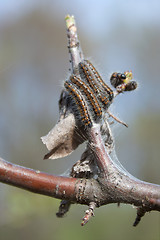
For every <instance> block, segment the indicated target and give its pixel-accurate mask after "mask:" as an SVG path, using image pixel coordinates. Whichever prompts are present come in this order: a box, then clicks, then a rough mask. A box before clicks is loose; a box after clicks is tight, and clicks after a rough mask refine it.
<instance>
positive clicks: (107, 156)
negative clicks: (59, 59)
mask: <svg viewBox="0 0 160 240" xmlns="http://www.w3.org/2000/svg"><path fill="white" fill-rule="evenodd" d="M66 26H67V33H68V40H69V52H70V56H71V63H72V73H74V74H77V71H78V64H79V63H80V62H81V61H82V60H83V53H82V51H81V49H80V44H79V40H78V37H77V28H76V25H75V20H74V17H73V16H71V17H70V16H67V17H66ZM66 98H67V95H66V92H65V91H63V92H62V94H61V99H60V101H59V106H60V119H59V122H58V124H57V125H56V127H55V128H54V129H52V130H51V131H50V132H49V134H48V135H47V136H45V137H43V142H44V143H45V144H46V146H47V148H48V149H49V150H50V152H49V153H48V154H46V155H45V158H55V156H56V157H62V156H66V155H67V154H70V153H71V152H72V151H73V150H74V149H75V148H76V147H77V146H78V145H79V144H80V143H82V142H84V141H86V140H87V141H88V145H87V149H86V150H85V152H84V153H83V154H82V157H81V160H80V161H78V162H77V163H76V164H75V165H74V166H73V168H72V171H71V174H70V177H60V176H54V175H51V174H47V173H43V172H40V171H36V170H33V169H28V168H25V167H22V166H18V165H15V164H11V163H9V162H6V161H5V160H3V159H0V182H3V183H6V184H10V185H12V186H15V187H19V188H22V189H25V190H29V191H31V192H34V193H39V194H43V195H47V196H50V197H54V198H58V199H62V200H63V201H62V203H61V205H60V208H59V212H58V213H57V216H59V217H61V216H63V215H64V214H65V213H66V212H67V211H68V210H69V207H70V204H71V203H79V204H85V205H88V206H89V209H88V210H87V211H86V213H85V216H84V218H83V221H82V225H84V224H85V223H87V222H88V220H89V219H90V217H91V216H93V211H94V208H95V207H100V206H102V205H106V204H109V203H118V204H119V203H127V204H132V205H134V206H136V207H137V217H136V220H135V222H134V226H136V225H137V224H138V223H139V221H140V220H141V218H142V217H143V216H144V214H145V213H146V212H148V211H151V210H157V211H160V185H156V184H151V183H147V182H143V181H140V180H139V179H136V178H135V177H133V176H131V175H130V174H129V173H128V172H127V171H125V170H124V169H123V168H122V167H121V166H118V165H117V164H116V163H115V162H114V160H113V159H112V158H111V154H112V152H113V150H114V141H113V137H112V133H111V130H110V127H109V124H108V120H106V122H105V121H104V123H103V125H100V124H93V127H91V128H90V129H88V130H84V129H80V128H78V127H77V126H76V123H75V118H74V114H73V113H72V112H71V109H70V108H69V107H68V105H67V102H66ZM55 133H56V134H55ZM64 133H65V135H64Z"/></svg>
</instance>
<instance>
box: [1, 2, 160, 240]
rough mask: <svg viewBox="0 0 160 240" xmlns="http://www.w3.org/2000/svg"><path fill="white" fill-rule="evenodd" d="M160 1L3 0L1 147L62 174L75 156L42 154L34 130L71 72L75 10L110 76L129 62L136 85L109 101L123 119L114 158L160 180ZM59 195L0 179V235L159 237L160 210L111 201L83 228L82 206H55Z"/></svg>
mask: <svg viewBox="0 0 160 240" xmlns="http://www.w3.org/2000/svg"><path fill="white" fill-rule="evenodd" d="M159 11H160V2H159V1H158V0H152V1H145V0H141V1H133V0H131V1H125V0H121V1H118V0H107V1H105V0H99V1H95V0H92V1H90V0H89V1H85V0H81V1H79V0H77V1H73V0H68V1H64V0H60V1H55V0H52V1H51V0H45V1H36V0H35V1H31V0H12V1H9V0H1V1H0V112H1V115H0V156H1V157H2V158H4V159H6V160H8V161H11V162H13V163H16V164H19V165H23V166H25V167H29V168H34V169H38V170H41V171H47V172H49V173H53V174H59V175H60V174H63V172H65V171H66V170H67V169H68V168H70V167H71V166H72V165H73V164H74V163H75V162H76V161H77V160H78V159H79V158H80V153H81V152H82V151H83V148H84V146H81V147H80V148H79V149H78V150H76V151H75V152H74V153H73V154H72V155H71V156H69V157H67V158H64V159H58V160H54V161H51V160H46V161H43V156H44V154H45V153H46V152H47V150H46V148H45V146H44V145H43V144H42V142H41V140H40V137H41V136H43V135H46V134H47V132H48V131H49V130H50V129H51V128H52V127H53V126H54V125H55V123H56V121H57V120H58V114H59V113H58V99H59V95H60V92H61V90H62V86H63V82H64V80H65V79H66V78H67V76H68V74H69V71H68V69H69V55H68V49H67V37H66V29H65V21H64V18H65V16H66V15H67V14H71V15H72V14H73V15H74V16H75V18H76V22H77V26H78V33H79V39H80V42H81V46H82V49H83V52H84V54H85V56H86V58H89V59H90V60H91V61H92V62H93V64H95V65H96V67H97V69H98V70H99V72H100V73H101V75H102V76H103V78H104V80H105V81H106V82H107V83H109V76H110V75H111V73H112V72H114V71H120V72H124V71H126V70H132V72H133V76H134V79H135V80H136V81H138V85H139V88H138V90H137V91H135V92H130V93H125V94H122V95H121V96H118V97H117V99H115V101H114V103H113V104H112V107H111V109H110V111H111V112H112V113H114V114H115V115H116V116H117V117H119V118H121V119H122V120H124V121H125V122H127V123H128V124H129V128H128V129H126V128H125V127H123V126H121V125H120V124H118V123H116V125H115V127H114V129H113V131H114V136H115V141H116V152H117V155H118V158H119V161H120V162H121V163H122V164H123V166H124V167H125V168H126V169H127V170H128V171H129V172H130V173H131V174H132V175H134V176H136V177H138V178H140V179H142V180H144V181H148V182H153V183H156V184H160V174H159V172H160V146H159V145H160V144H159V139H160V126H159V125H160V100H159V91H160V77H159V72H160V45H159V44H160V14H159ZM59 202H60V201H59V200H56V199H52V198H49V197H46V196H40V195H36V194H33V193H29V192H27V191H24V190H21V189H17V188H14V187H10V186H8V185H4V184H0V216H1V217H0V239H5V240H10V239H12V240H14V239H22V238H23V239H30V240H32V239H39V240H42V239H45V240H50V239H54V240H57V239H58V240H61V239H66V240H67V239H77V240H78V239H82V238H83V239H88V240H89V239H93V240H94V239H100V240H104V239H119V240H120V239H130V240H132V239H138V240H139V239H146V240H148V239H153V240H158V239H160V214H159V213H157V212H151V213H150V214H149V213H147V214H146V216H145V217H144V218H143V219H142V221H141V223H140V224H139V225H138V226H137V227H136V228H133V227H132V224H133V222H134V220H135V217H136V210H135V209H133V208H132V207H131V206H127V205H121V207H120V208H117V206H116V205H107V206H105V207H101V208H100V209H97V210H96V212H95V215H96V217H95V218H93V219H91V221H90V222H89V223H88V224H87V225H86V226H85V227H84V228H82V227H81V226H80V221H81V218H82V216H83V215H84V211H85V210H86V206H79V205H74V206H73V207H72V208H71V210H70V212H69V213H68V215H67V217H65V218H63V219H58V218H56V216H55V213H56V212H57V209H58V205H59Z"/></svg>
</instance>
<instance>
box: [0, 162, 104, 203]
mask: <svg viewBox="0 0 160 240" xmlns="http://www.w3.org/2000/svg"><path fill="white" fill-rule="evenodd" d="M0 182H3V183H6V184H9V185H13V186H15V187H19V188H22V189H25V190H28V191H30V192H34V193H39V194H43V195H47V196H49V197H54V198H58V199H67V200H70V201H71V202H77V203H81V204H87V205H88V204H89V203H90V202H91V201H94V200H95V197H94V193H95V194H96V195H99V196H100V195H101V189H100V187H99V186H98V185H99V184H98V183H97V181H96V180H94V179H92V180H89V179H79V178H69V177H60V176H54V175H51V174H48V173H44V172H40V171H39V170H33V169H29V168H25V167H22V166H18V165H16V164H12V163H9V162H7V161H5V160H3V159H1V158H0Z"/></svg>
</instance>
